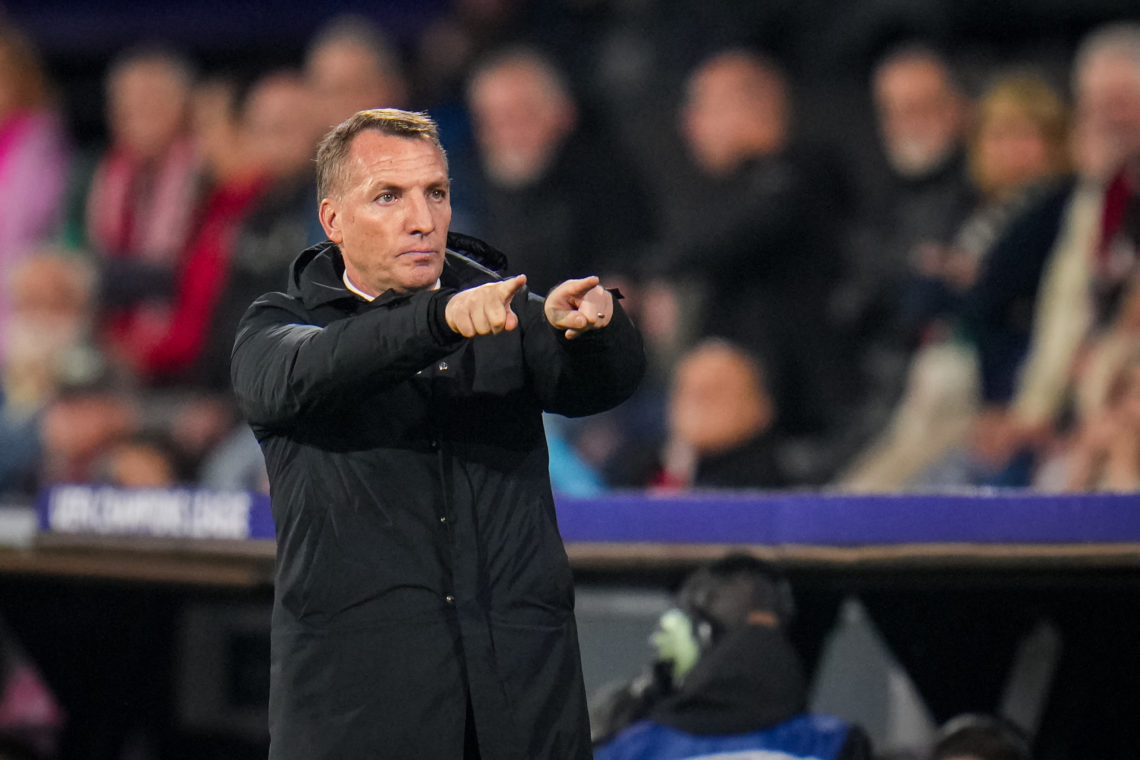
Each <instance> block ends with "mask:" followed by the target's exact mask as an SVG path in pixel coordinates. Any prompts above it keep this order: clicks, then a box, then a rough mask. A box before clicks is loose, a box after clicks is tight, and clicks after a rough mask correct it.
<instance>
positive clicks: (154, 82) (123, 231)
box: [69, 47, 199, 319]
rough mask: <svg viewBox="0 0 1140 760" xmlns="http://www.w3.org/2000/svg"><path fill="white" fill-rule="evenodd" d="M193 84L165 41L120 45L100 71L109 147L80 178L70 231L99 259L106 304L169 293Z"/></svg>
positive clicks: (185, 208) (191, 188) (180, 231)
mask: <svg viewBox="0 0 1140 760" xmlns="http://www.w3.org/2000/svg"><path fill="white" fill-rule="evenodd" d="M193 84H194V71H193V69H192V67H191V65H190V63H189V62H188V61H187V60H186V59H185V58H183V57H182V56H181V55H179V54H178V53H175V52H173V51H171V50H168V49H165V48H158V47H143V48H136V49H131V50H128V51H126V52H124V53H122V54H121V55H120V56H119V57H117V58H116V59H115V60H114V61H113V62H112V63H111V65H110V67H109V69H108V71H107V75H106V95H107V128H108V132H109V134H110V145H109V146H108V147H107V149H106V150H105V151H104V152H103V154H102V156H101V157H100V158H99V160H98V163H97V164H96V166H95V168H94V173H93V174H92V175H91V176H90V177H89V178H81V181H88V182H89V185H87V187H86V188H85V192H83V193H82V204H83V208H82V209H81V210H78V213H77V214H74V215H73V216H79V217H81V218H74V219H72V220H71V223H72V224H73V225H74V226H75V227H76V229H73V230H72V231H71V233H69V236H70V238H71V240H72V242H73V243H75V244H76V245H79V246H80V247H83V248H87V249H90V250H92V251H94V252H95V253H96V254H98V256H99V257H100V259H102V260H103V261H104V266H105V267H106V268H107V273H106V275H105V277H104V280H105V282H106V287H107V289H108V292H107V293H105V294H104V299H109V300H108V303H107V304H106V305H107V306H109V307H111V308H113V309H114V308H117V307H120V306H130V305H133V304H134V303H136V302H138V301H139V300H140V299H143V298H155V297H156V296H155V291H156V290H158V291H159V292H160V293H162V294H163V295H169V286H170V281H171V279H172V273H173V271H174V270H175V269H176V267H177V265H178V262H179V256H180V254H181V253H182V251H183V248H184V247H185V245H186V240H187V237H188V236H189V234H190V229H191V225H192V217H193V213H194V209H195V208H196V207H197V199H198V181H199V174H198V168H199V157H198V153H197V151H196V149H195V146H194V141H193V138H192V137H191V135H190V131H189V107H190V93H191V90H192V87H193ZM163 286H165V289H164V288H163ZM136 316H137V317H138V318H139V319H145V315H141V314H140V315H136Z"/></svg>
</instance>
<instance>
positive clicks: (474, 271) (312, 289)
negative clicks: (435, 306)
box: [288, 232, 507, 308]
mask: <svg viewBox="0 0 1140 760" xmlns="http://www.w3.org/2000/svg"><path fill="white" fill-rule="evenodd" d="M506 267H507V257H506V256H505V255H504V254H503V253H502V252H501V251H499V250H497V249H496V248H494V247H492V246H490V245H488V244H487V243H485V242H483V241H482V240H479V239H478V238H474V237H471V236H470V235H463V234H460V233H457V232H449V233H448V235H447V257H446V259H445V263H444V270H445V272H448V271H450V274H451V276H449V277H448V279H449V280H452V279H454V280H455V284H458V285H460V286H463V285H465V284H466V283H468V282H473V281H475V280H476V279H479V278H486V277H488V276H489V277H490V278H492V279H497V278H499V277H500V276H501V275H500V272H502V271H503V270H504V269H506ZM343 277H344V259H343V258H342V257H341V253H340V247H339V246H337V244H336V243H334V242H332V241H330V240H326V241H324V242H323V243H317V244H316V245H314V246H310V247H309V248H306V249H305V250H303V251H301V254H300V255H299V256H297V258H296V259H294V260H293V264H292V265H291V267H290V270H289V288H288V294H289V295H290V296H292V297H294V298H297V299H299V300H300V301H301V302H302V303H304V304H305V305H306V306H308V307H309V308H313V307H316V306H320V305H321V304H325V303H328V302H330V301H335V300H338V299H341V298H356V296H355V295H353V294H352V292H350V291H349V290H348V288H346V287H345V286H344V279H343ZM380 298H381V299H382V300H387V298H385V296H384V295H381V297H380Z"/></svg>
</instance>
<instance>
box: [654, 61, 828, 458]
mask: <svg viewBox="0 0 1140 760" xmlns="http://www.w3.org/2000/svg"><path fill="white" fill-rule="evenodd" d="M791 122H792V104H791V101H790V98H789V93H788V84H787V82H786V80H785V77H784V75H783V74H782V72H781V71H780V70H779V69H778V68H777V67H776V66H775V64H773V63H772V62H771V61H768V60H766V59H764V58H761V57H758V56H756V55H754V54H752V53H748V52H744V51H740V50H730V51H726V52H722V53H720V54H718V55H716V56H714V57H713V58H711V59H710V60H708V61H707V62H705V63H704V64H702V65H701V66H699V67H698V68H697V70H696V71H694V72H693V73H692V75H691V76H690V78H689V82H688V86H687V90H686V102H685V105H684V109H683V113H682V128H683V131H684V135H685V138H686V141H687V143H688V146H689V149H690V151H691V154H692V157H693V159H694V161H695V162H696V164H697V166H698V167H699V168H700V169H701V170H702V172H703V174H704V177H703V179H702V183H703V184H698V185H696V186H694V187H693V188H691V202H690V203H689V204H688V208H687V213H686V214H685V216H684V218H681V219H677V220H674V223H673V229H675V230H676V233H675V235H674V236H673V238H672V239H670V240H668V241H667V242H666V247H667V249H668V251H669V253H668V254H667V255H666V258H667V260H668V264H667V269H668V271H669V272H670V273H672V274H673V275H674V276H675V277H677V278H681V279H682V280H683V281H685V282H703V283H704V284H705V286H706V292H707V294H708V296H707V299H706V304H705V306H704V308H703V309H701V311H700V316H699V317H698V319H697V323H698V333H699V334H700V335H702V336H709V335H718V336H722V337H726V338H729V339H731V340H735V341H737V342H739V343H740V344H741V345H743V346H744V347H745V348H747V349H749V350H750V351H753V352H754V353H756V354H757V355H759V356H760V358H761V360H762V362H763V364H764V367H765V370H766V372H767V373H768V382H769V384H770V387H771V389H772V394H773V397H774V399H775V403H776V407H777V408H778V409H779V410H780V417H779V420H778V421H777V426H778V428H779V431H780V432H781V433H788V434H794V435H800V436H807V435H815V436H820V437H823V436H826V435H828V434H830V433H831V432H832V430H831V426H832V425H834V424H835V420H836V419H837V418H838V416H837V415H838V414H839V412H838V410H839V408H840V407H841V399H842V398H843V397H844V395H845V394H846V392H847V391H848V390H850V389H849V382H848V380H849V373H841V372H839V371H838V368H839V364H840V362H839V357H838V346H836V345H835V343H834V340H833V338H834V331H833V329H832V328H833V325H832V323H831V321H830V319H829V314H828V308H827V304H828V300H829V296H830V293H831V289H832V286H833V284H834V282H835V280H836V278H837V277H838V275H839V273H840V271H841V269H842V260H841V259H842V257H841V256H840V254H839V250H840V249H839V244H838V240H837V224H838V220H839V218H840V217H841V216H842V215H843V213H844V209H843V208H842V207H841V206H840V205H839V204H838V202H837V198H838V196H837V193H836V190H837V187H836V184H837V183H836V182H835V180H834V179H833V178H824V177H823V171H822V167H821V166H820V165H819V164H817V163H815V162H813V161H812V160H810V159H809V158H808V157H807V156H806V154H805V153H804V152H803V151H801V150H800V149H798V148H797V147H796V146H794V145H793V144H792V140H791V132H790V130H791ZM659 268H660V267H659Z"/></svg>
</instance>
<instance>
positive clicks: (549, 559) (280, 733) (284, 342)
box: [232, 238, 645, 760]
mask: <svg viewBox="0 0 1140 760" xmlns="http://www.w3.org/2000/svg"><path fill="white" fill-rule="evenodd" d="M453 239H454V238H453ZM343 266H344V265H343V261H342V259H341V257H340V252H339V250H338V249H337V248H336V246H334V245H332V244H331V243H326V244H323V245H322V246H317V247H314V248H311V249H309V250H307V251H306V252H304V253H303V254H302V255H301V256H300V258H298V260H297V261H296V263H295V264H294V270H293V275H292V279H291V284H290V288H289V293H288V294H281V293H272V294H268V295H266V296H263V297H262V298H260V299H258V300H257V301H256V302H255V303H254V304H253V306H251V307H250V309H249V311H248V312H247V313H246V315H245V317H244V318H243V320H242V323H241V326H240V328H239V330H238V335H237V340H236V344H235V347H234V354H233V364H232V368H233V369H232V373H233V382H234V388H235V390H236V392H237V396H238V399H239V402H240V404H241V407H242V410H243V411H244V413H245V414H246V416H247V418H248V420H249V422H250V424H251V426H252V427H253V429H254V432H255V433H256V434H257V437H258V440H259V441H260V442H261V446H262V450H263V451H264V453H265V458H266V463H267V465H268V468H269V474H270V480H271V483H272V484H273V489H272V501H273V511H274V519H275V522H276V529H277V573H276V583H277V586H276V598H275V603H274V611H273V634H272V637H273V638H272V678H271V696H270V733H271V738H272V745H271V750H270V757H271V758H274V760H283V759H285V758H296V759H297V760H319V759H320V758H330V759H331V758H337V759H338V760H343V759H351V760H356V759H358V758H360V759H363V758H385V759H386V760H399V759H401V758H416V759H417V760H424V759H427V760H431V759H432V758H439V759H440V760H455V758H459V757H462V755H463V749H462V747H463V731H464V724H465V720H464V718H465V712H466V708H467V704H468V700H470V705H471V708H472V710H473V715H474V723H475V726H476V729H477V734H478V740H479V747H480V751H481V753H482V757H483V758H484V760H499V759H500V758H517V759H518V760H538V759H539V758H588V757H589V756H590V739H589V731H588V726H587V719H586V705H585V696H584V691H583V686H582V679H581V672H580V664H579V662H580V661H579V654H578V641H577V633H576V629H575V625H574V617H573V585H572V579H571V574H570V568H569V565H568V563H567V560H566V553H565V551H564V549H563V547H562V542H561V538H560V535H559V532H558V526H557V522H556V519H555V512H554V503H553V498H552V495H551V489H550V481H549V476H548V462H547V450H546V442H545V437H544V434H543V427H542V420H541V413H542V411H543V410H547V411H552V412H557V413H561V414H566V415H584V414H591V413H594V412H598V411H602V410H604V409H607V408H610V407H612V406H614V405H616V404H618V403H619V402H621V401H622V400H623V399H625V398H626V397H628V396H629V395H630V394H631V393H632V392H633V390H634V388H635V387H636V385H637V383H638V381H639V380H640V378H641V376H642V374H643V372H644V368H645V359H644V352H643V349H642V345H641V340H640V337H639V336H638V333H637V331H636V329H635V328H634V327H633V325H632V324H631V323H630V322H629V320H628V318H627V317H626V316H625V314H624V312H623V311H622V310H621V308H620V307H619V306H617V305H616V304H615V309H614V319H613V321H612V323H611V324H610V325H609V326H608V327H606V328H604V329H602V330H598V331H595V332H591V333H587V334H585V335H583V336H581V337H580V338H578V339H576V340H573V341H568V340H566V339H565V338H563V337H562V335H561V333H560V332H559V331H556V330H554V329H553V328H551V327H550V326H549V325H548V324H547V322H546V320H545V317H544V315H543V309H542V300H541V299H540V298H538V297H536V296H533V295H531V296H527V297H525V298H524V297H522V295H521V294H520V295H519V296H516V298H515V301H514V304H513V308H514V309H515V311H516V313H517V314H518V315H519V322H520V324H519V327H518V329H516V330H514V331H512V332H507V333H502V334H500V335H496V336H485V337H480V338H475V339H470V340H467V339H463V338H460V337H458V336H456V335H454V334H453V333H451V332H450V331H449V330H448V329H447V327H446V323H445V322H444V321H443V307H444V305H445V304H446V301H447V298H448V297H449V296H450V294H451V293H452V292H454V290H455V289H463V288H467V287H471V286H474V285H478V284H481V283H484V282H488V281H491V280H493V279H496V278H497V275H496V274H495V273H494V272H492V271H491V270H489V269H487V268H485V267H483V266H481V265H479V264H477V263H476V262H475V261H473V260H471V259H470V258H468V257H466V256H462V255H459V254H457V253H455V252H451V251H449V253H448V254H447V258H446V264H445V268H444V272H443V275H442V278H441V279H442V285H443V288H442V289H441V290H439V291H427V292H420V293H416V294H413V295H410V296H398V295H395V294H392V293H386V294H384V295H382V296H381V297H380V298H378V299H376V300H375V301H373V302H372V303H366V302H364V301H363V300H360V299H358V298H356V297H354V296H353V295H352V294H351V293H350V292H349V291H347V290H346V289H345V287H344V285H343V283H342V280H341V275H342V273H343Z"/></svg>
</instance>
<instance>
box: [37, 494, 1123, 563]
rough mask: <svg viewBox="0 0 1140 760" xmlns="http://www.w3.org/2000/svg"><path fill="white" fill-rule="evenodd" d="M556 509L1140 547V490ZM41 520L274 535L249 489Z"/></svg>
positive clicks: (576, 531)
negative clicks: (1103, 492) (1118, 492)
mask: <svg viewBox="0 0 1140 760" xmlns="http://www.w3.org/2000/svg"><path fill="white" fill-rule="evenodd" d="M556 501H557V509H558V519H559V525H560V528H561V531H562V536H563V539H564V540H565V541H566V543H567V544H583V545H624V546H630V547H635V548H636V547H637V546H639V545H653V546H680V547H684V546H708V545H715V546H723V545H726V544H727V545H756V546H769V547H821V548H829V547H830V548H834V549H852V548H859V547H900V546H909V545H945V544H950V545H954V544H969V545H978V546H996V545H1076V546H1096V545H1121V544H1136V545H1138V546H1140V493H1129V494H1065V495H1055V494H1040V493H1030V492H1024V491H1004V490H981V491H968V492H959V493H948V494H903V495H850V494H838V493H811V492H790V493H752V492H728V491H718V492H709V493H686V494H684V495H655V494H649V493H641V492H629V493H616V494H613V495H607V496H603V497H598V498H589V499H581V498H570V497H558V498H557V499H556ZM37 513H38V521H39V529H40V530H41V531H43V532H49V533H56V534H61V533H62V534H94V535H112V536H131V535H138V536H151V537H173V538H180V539H187V538H190V539H192V538H209V539H233V540H251V539H252V540H258V539H272V538H273V519H272V514H271V512H270V509H269V501H268V498H267V497H266V496H265V495H263V494H255V493H247V492H228V491H202V490H193V489H173V490H125V489H116V488H109V487H103V486H89V485H71V486H58V487H55V488H52V489H50V490H48V491H46V492H45V493H44V494H42V495H41V498H40V500H39V503H38V505H37Z"/></svg>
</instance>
